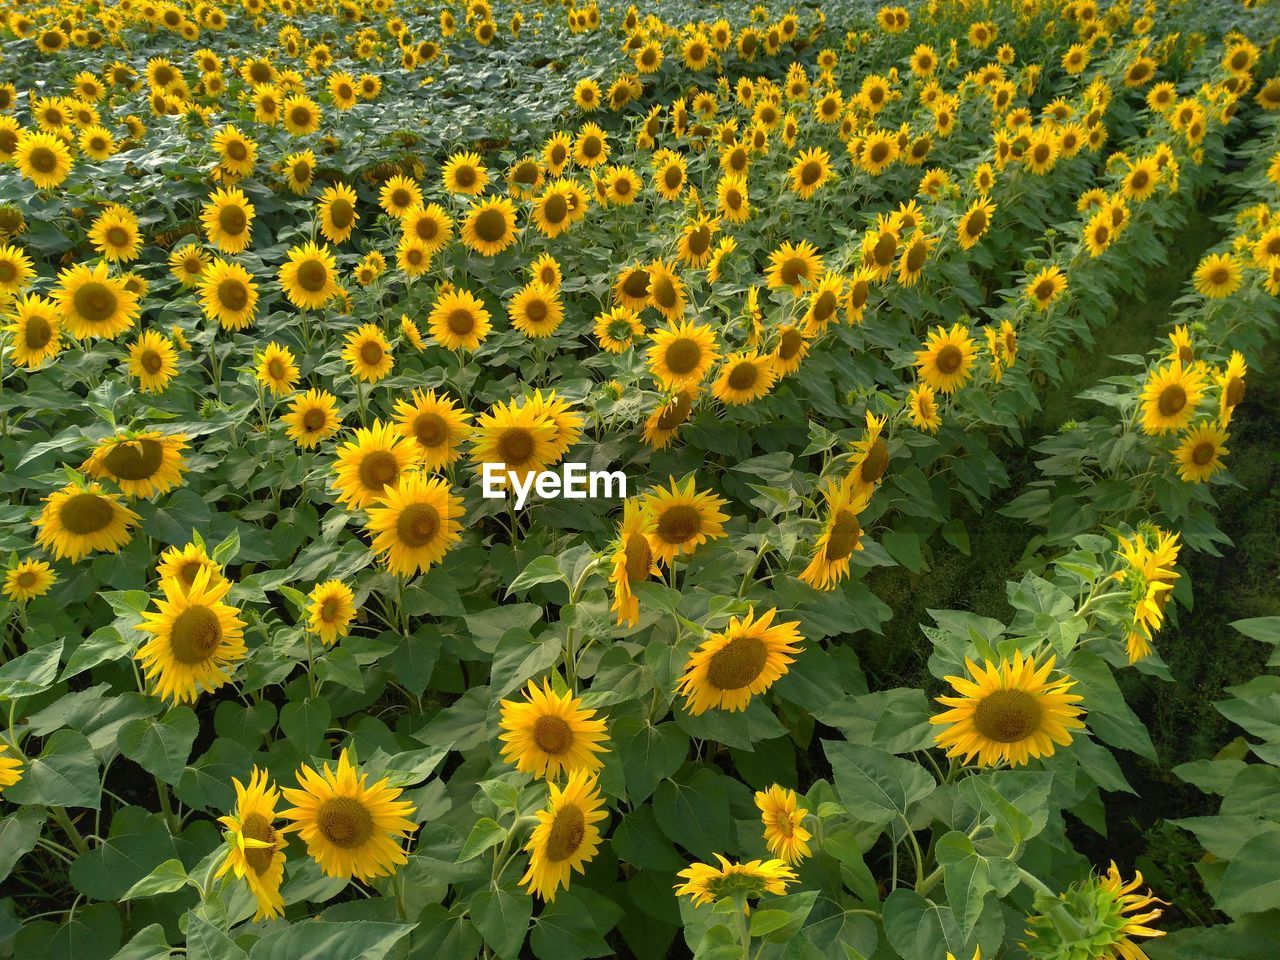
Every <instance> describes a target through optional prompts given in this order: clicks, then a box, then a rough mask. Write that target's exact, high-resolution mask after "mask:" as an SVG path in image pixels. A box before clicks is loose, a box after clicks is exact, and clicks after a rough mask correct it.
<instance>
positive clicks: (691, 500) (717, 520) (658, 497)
mask: <svg viewBox="0 0 1280 960" xmlns="http://www.w3.org/2000/svg"><path fill="white" fill-rule="evenodd" d="M669 483H670V487H661V486H659V487H655V488H653V489H652V490H650V491H649V492H648V493H646V494H645V495H644V500H643V506H644V513H645V516H646V517H648V521H649V525H648V528H647V529H646V531H645V532H646V533H647V534H649V542H650V543H651V544H652V545H653V551H654V554H655V555H656V557H657V559H658V560H659V561H661V562H662V563H666V564H668V565H669V564H670V563H671V562H672V561H673V560H674V559H675V558H676V557H677V556H681V555H691V554H692V553H693V552H694V551H695V550H696V549H697V548H698V547H700V546H702V544H704V543H706V542H707V541H708V540H716V539H719V538H721V537H723V536H726V534H725V530H724V522H725V521H726V520H728V519H729V517H728V515H727V514H724V513H721V512H720V508H721V507H723V506H725V505H726V504H727V502H728V501H726V500H725V499H724V498H722V497H718V496H716V495H715V494H714V493H711V492H710V491H707V490H698V489H697V487H696V486H695V484H696V478H695V477H693V476H690V477H689V478H688V479H687V480H686V481H685V482H684V484H683V485H682V484H680V483H679V482H678V481H676V479H675V478H674V477H673V478H671V479H670V480H669Z"/></svg>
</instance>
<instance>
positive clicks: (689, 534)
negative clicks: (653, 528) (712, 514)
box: [657, 504, 702, 546]
mask: <svg viewBox="0 0 1280 960" xmlns="http://www.w3.org/2000/svg"><path fill="white" fill-rule="evenodd" d="M701 530H702V514H700V513H699V512H698V509H697V507H692V506H689V505H687V504H678V505H677V506H674V507H668V508H667V509H666V510H664V511H662V515H661V516H660V517H659V518H658V525H657V533H658V536H659V537H661V538H662V540H663V542H664V543H669V544H675V545H677V546H678V545H679V544H682V543H687V542H688V541H690V540H692V539H693V538H694V537H696V536H697V535H698V533H699V532H700V531H701Z"/></svg>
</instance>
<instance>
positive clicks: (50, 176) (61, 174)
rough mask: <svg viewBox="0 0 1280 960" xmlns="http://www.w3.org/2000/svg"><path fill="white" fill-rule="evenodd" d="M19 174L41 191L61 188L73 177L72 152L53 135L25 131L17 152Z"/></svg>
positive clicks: (15, 152) (16, 159) (15, 156)
mask: <svg viewBox="0 0 1280 960" xmlns="http://www.w3.org/2000/svg"><path fill="white" fill-rule="evenodd" d="M13 161H14V163H15V164H16V165H17V167H18V172H19V173H21V174H22V175H23V176H24V177H26V178H27V179H28V180H30V181H31V182H32V183H34V184H35V185H36V187H37V188H39V189H41V190H49V189H51V188H53V187H56V186H58V184H60V183H62V181H63V180H66V179H67V177H69V176H70V175H71V167H72V160H71V151H70V150H69V149H67V145H66V144H65V143H63V142H62V140H61V139H60V138H59V137H57V136H55V135H54V134H51V133H38V132H35V131H31V130H24V131H23V132H22V133H20V134H19V135H18V143H17V146H16V147H15V149H14V152H13Z"/></svg>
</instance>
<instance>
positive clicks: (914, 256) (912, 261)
mask: <svg viewBox="0 0 1280 960" xmlns="http://www.w3.org/2000/svg"><path fill="white" fill-rule="evenodd" d="M976 232H981V231H976ZM928 253H929V248H928V247H927V246H925V245H924V244H923V243H913V244H912V245H911V249H909V250H908V251H907V270H908V271H909V272H910V273H918V272H919V271H920V268H921V267H923V266H924V260H925V257H926V256H927V255H928Z"/></svg>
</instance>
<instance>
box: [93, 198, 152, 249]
mask: <svg viewBox="0 0 1280 960" xmlns="http://www.w3.org/2000/svg"><path fill="white" fill-rule="evenodd" d="M89 242H90V243H92V244H93V248H94V249H95V250H97V251H98V253H100V254H102V256H103V258H104V259H106V260H109V261H111V262H112V263H128V262H129V261H131V260H136V259H138V253H139V252H140V251H141V249H142V235H141V233H140V232H139V231H138V217H137V214H135V213H134V212H133V211H132V210H130V209H129V208H128V207H122V206H120V204H118V203H113V204H111V206H109V207H107V209H106V210H104V211H103V212H102V214H101V215H100V216H99V217H98V218H97V219H96V220H94V221H93V226H91V227H90V228H89Z"/></svg>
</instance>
